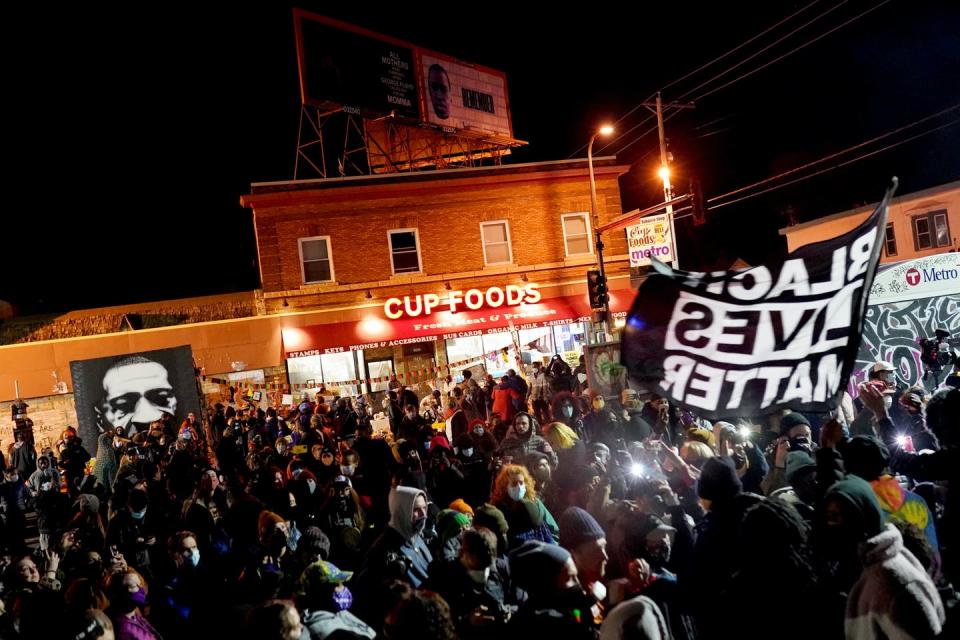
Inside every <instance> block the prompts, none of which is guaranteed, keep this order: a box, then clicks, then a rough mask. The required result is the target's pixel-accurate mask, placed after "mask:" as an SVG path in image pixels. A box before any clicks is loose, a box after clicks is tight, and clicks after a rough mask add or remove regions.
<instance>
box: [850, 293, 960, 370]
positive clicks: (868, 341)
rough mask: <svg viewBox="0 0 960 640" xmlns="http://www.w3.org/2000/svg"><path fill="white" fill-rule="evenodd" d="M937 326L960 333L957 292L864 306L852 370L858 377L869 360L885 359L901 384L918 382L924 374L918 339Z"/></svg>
mask: <svg viewBox="0 0 960 640" xmlns="http://www.w3.org/2000/svg"><path fill="white" fill-rule="evenodd" d="M938 327H945V328H946V329H947V330H948V331H950V333H951V335H953V336H956V335H957V334H960V295H956V294H955V295H947V296H940V297H936V298H923V299H920V300H908V301H905V302H887V303H884V304H878V305H872V306H869V307H867V313H866V316H865V318H864V321H863V341H862V342H861V343H860V351H859V353H858V354H857V365H856V368H855V370H854V371H855V375H856V376H857V380H858V381H862V380H864V379H865V378H866V370H867V369H868V368H869V367H870V365H871V364H873V363H874V362H876V361H877V360H884V361H886V362H890V363H892V364H893V365H894V367H896V369H897V372H896V373H897V380H898V382H899V383H900V384H901V385H905V386H909V385H914V384H919V383H920V378H921V376H922V375H923V365H922V364H920V344H919V342H920V339H921V338H930V337H933V335H934V330H936V329H937V328H938Z"/></svg>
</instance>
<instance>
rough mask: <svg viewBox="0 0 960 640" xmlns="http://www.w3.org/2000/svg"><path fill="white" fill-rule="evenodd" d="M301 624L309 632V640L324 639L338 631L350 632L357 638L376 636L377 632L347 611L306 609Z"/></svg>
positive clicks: (371, 639)
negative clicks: (334, 611) (335, 611)
mask: <svg viewBox="0 0 960 640" xmlns="http://www.w3.org/2000/svg"><path fill="white" fill-rule="evenodd" d="M303 626H304V628H305V629H306V630H307V633H309V634H310V640H324V639H325V638H329V637H330V636H331V635H333V634H334V633H337V632H338V631H339V632H341V633H350V634H353V635H354V636H355V637H357V638H369V639H370V640H373V638H375V637H377V632H376V631H374V630H373V629H372V628H370V627H369V626H368V625H367V623H365V622H364V621H363V620H361V619H360V618H358V617H357V616H355V615H353V614H352V613H350V612H349V611H338V612H337V613H333V612H331V611H307V612H306V613H304V615H303Z"/></svg>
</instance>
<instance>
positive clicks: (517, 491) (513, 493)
mask: <svg viewBox="0 0 960 640" xmlns="http://www.w3.org/2000/svg"><path fill="white" fill-rule="evenodd" d="M507 494H508V495H509V496H510V497H511V498H513V499H514V500H516V501H517V502H519V501H521V500H523V496H525V495H527V486H526V485H523V484H518V485H510V486H509V487H507Z"/></svg>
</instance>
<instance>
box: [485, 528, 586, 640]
mask: <svg viewBox="0 0 960 640" xmlns="http://www.w3.org/2000/svg"><path fill="white" fill-rule="evenodd" d="M510 572H511V575H512V576H513V579H514V580H515V581H516V583H517V585H518V586H519V587H520V588H522V589H523V590H524V591H526V592H527V600H526V602H524V603H523V604H522V605H520V608H519V609H518V610H517V612H516V613H515V614H514V615H513V616H512V617H511V619H510V622H509V624H508V625H507V630H506V634H505V636H504V637H505V638H508V639H509V640H529V639H530V638H563V639H564V640H595V638H596V637H597V624H596V622H595V620H594V617H593V616H592V615H591V612H590V608H591V607H592V603H591V599H590V598H589V597H588V596H587V594H586V593H585V592H584V590H583V587H582V586H581V584H580V580H579V577H578V573H577V565H576V564H575V563H574V561H573V558H572V557H571V556H570V552H569V551H567V550H566V549H564V548H563V547H560V546H557V545H551V544H546V543H543V542H538V541H536V540H528V541H527V542H525V543H523V545H521V546H520V547H519V548H517V549H516V550H515V551H514V552H513V553H511V554H510Z"/></svg>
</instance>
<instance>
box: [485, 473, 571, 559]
mask: <svg viewBox="0 0 960 640" xmlns="http://www.w3.org/2000/svg"><path fill="white" fill-rule="evenodd" d="M490 501H491V502H492V503H493V506H495V507H497V508H498V509H500V511H502V512H503V515H504V516H505V517H506V519H507V524H508V525H509V527H510V540H511V541H512V543H513V544H514V545H516V544H519V543H522V542H523V541H524V540H543V541H546V542H551V541H552V542H556V540H557V538H558V537H559V535H560V527H559V526H557V522H556V520H554V518H553V515H552V514H551V513H550V512H549V511H548V510H547V508H546V506H544V504H543V502H541V501H540V498H539V496H538V495H537V490H536V488H535V483H534V480H533V478H532V477H531V476H530V472H529V471H527V468H526V467H524V466H521V465H518V464H508V465H505V466H504V467H503V468H501V469H500V473H499V474H498V475H497V479H496V481H495V482H494V485H493V494H492V495H491V496H490Z"/></svg>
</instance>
